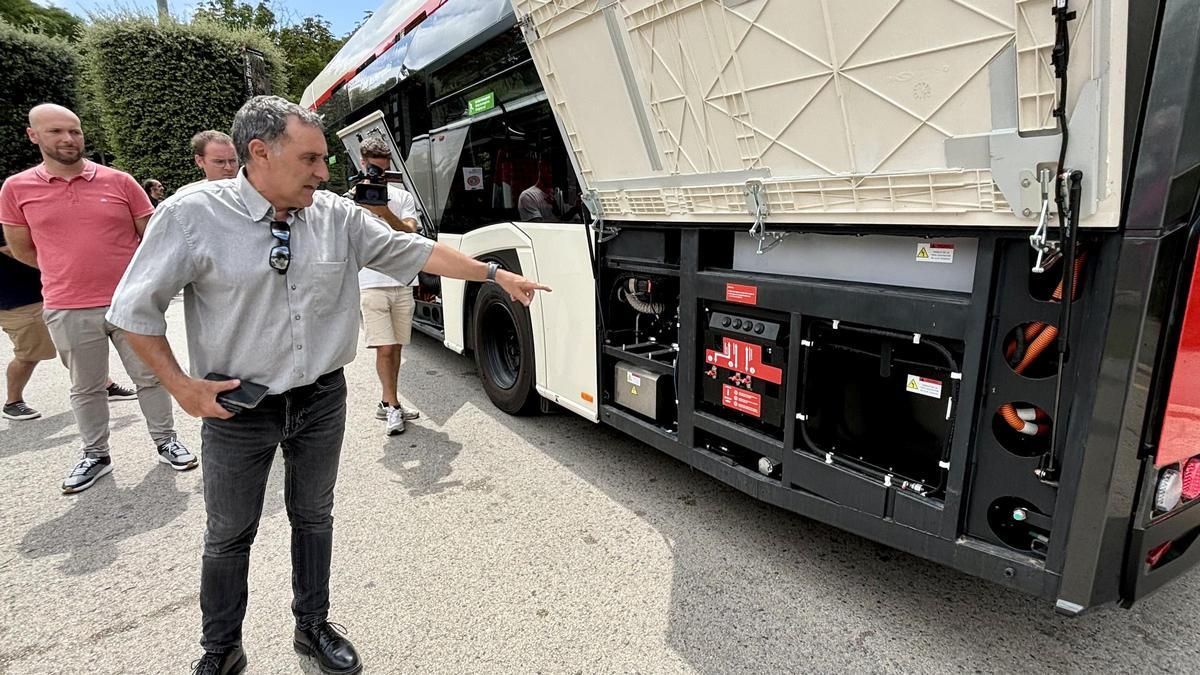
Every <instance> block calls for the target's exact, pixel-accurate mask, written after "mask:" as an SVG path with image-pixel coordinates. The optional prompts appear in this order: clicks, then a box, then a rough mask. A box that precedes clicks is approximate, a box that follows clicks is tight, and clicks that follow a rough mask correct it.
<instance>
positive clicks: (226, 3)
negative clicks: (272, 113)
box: [0, 0, 345, 101]
mask: <svg viewBox="0 0 1200 675" xmlns="http://www.w3.org/2000/svg"><path fill="white" fill-rule="evenodd" d="M0 1H3V0H0ZM192 18H193V20H195V21H211V22H215V23H218V24H221V25H224V26H228V27H230V28H236V29H241V30H254V31H258V32H260V33H263V34H264V35H266V36H267V37H268V38H270V39H271V41H272V42H274V43H275V45H276V46H278V47H279V49H280V50H281V51H282V52H283V57H284V60H285V61H287V64H288V90H287V92H286V93H285V94H284V95H285V96H286V97H287V98H288V99H289V100H291V101H299V100H300V97H301V96H302V95H303V94H304V89H305V87H307V86H308V83H309V82H312V81H313V79H314V78H316V76H317V75H318V74H319V73H320V72H321V70H322V69H323V68H324V67H325V64H327V63H329V60H330V59H332V58H333V56H334V55H335V54H337V51H338V50H339V49H341V48H342V45H343V44H344V43H345V39H344V38H337V37H334V35H333V33H332V32H331V31H330V30H329V28H330V25H329V22H328V21H326V20H325V19H324V18H322V17H321V16H319V15H318V16H308V17H305V18H304V19H302V20H300V21H299V22H287V21H286V19H285V21H281V20H280V17H279V16H278V15H277V14H276V13H275V11H274V10H272V9H271V7H270V5H268V4H267V3H266V2H264V1H263V0H259V2H258V4H257V5H254V6H251V5H248V4H246V3H242V2H238V0H205V2H203V3H201V5H200V6H199V8H197V9H196V12H195V13H194V14H193V15H192ZM285 22H286V23H287V25H281V24H283V23H285Z"/></svg>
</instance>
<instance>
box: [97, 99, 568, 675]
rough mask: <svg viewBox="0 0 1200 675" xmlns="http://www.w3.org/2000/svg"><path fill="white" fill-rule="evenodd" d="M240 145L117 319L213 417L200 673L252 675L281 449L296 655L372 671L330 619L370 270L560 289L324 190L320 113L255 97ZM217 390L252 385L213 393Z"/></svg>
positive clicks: (175, 200) (113, 314)
mask: <svg viewBox="0 0 1200 675" xmlns="http://www.w3.org/2000/svg"><path fill="white" fill-rule="evenodd" d="M233 140H234V145H235V146H236V147H237V152H238V156H239V159H241V160H242V162H243V164H244V169H243V170H242V172H241V173H239V174H238V177H237V178H235V179H233V180H223V181H214V182H211V183H208V184H205V185H202V186H199V187H196V188H194V189H192V190H190V191H188V192H185V193H183V194H178V195H175V196H172V197H171V198H169V199H167V200H166V201H165V202H163V204H162V205H161V206H160V207H159V208H158V210H157V211H156V212H155V214H154V217H153V218H152V219H151V221H150V224H149V226H148V227H147V229H146V234H145V238H144V239H143V240H142V244H141V246H140V247H139V248H138V251H137V253H136V254H135V255H134V258H133V261H132V262H131V263H130V264H129V267H128V269H127V270H126V272H125V276H124V277H123V278H122V279H121V283H120V285H119V286H118V288H117V291H116V294H115V296H114V298H113V301H112V306H111V308H110V310H109V312H108V316H107V319H108V321H109V322H111V323H112V324H113V325H115V326H117V327H119V328H122V329H124V330H125V331H127V334H128V339H129V343H130V344H131V345H132V346H133V348H134V350H135V351H136V352H137V353H138V355H139V356H140V357H141V358H142V359H144V360H145V362H146V364H147V365H149V366H150V368H151V369H153V370H154V372H155V374H156V375H157V376H158V377H159V379H160V380H161V381H162V383H163V385H164V386H165V387H166V389H167V391H169V392H170V393H171V395H172V396H174V397H175V399H176V400H177V401H178V402H179V405H180V407H182V408H183V409H184V411H186V412H187V413H188V414H190V415H192V416H195V417H201V418H204V420H203V424H202V427H201V439H202V442H203V445H202V454H203V459H204V502H205V510H206V512H207V516H208V522H207V527H206V529H205V534H204V556H203V563H202V568H201V575H200V610H201V613H202V615H203V639H202V641H201V644H202V645H203V647H204V649H205V654H204V656H203V657H202V658H201V660H200V663H198V664H197V666H198V669H199V671H200V672H220V673H236V672H240V671H241V670H242V669H243V668H244V667H245V662H246V657H245V653H244V652H243V651H242V645H241V627H242V619H243V617H244V616H245V613H246V598H247V591H248V589H247V574H248V572H249V561H250V545H251V543H252V542H253V541H254V535H255V532H256V531H257V528H258V519H259V516H260V515H261V512H262V503H263V496H264V494H265V491H266V482H267V475H268V473H269V472H270V468H271V463H272V460H273V459H274V456H275V450H276V448H277V447H279V446H282V447H283V457H284V467H285V470H286V478H285V483H286V485H287V486H288V489H287V490H286V491H285V495H284V499H285V501H286V506H287V512H288V518H289V520H290V521H291V526H292V592H293V602H292V612H293V614H294V615H295V618H296V630H295V633H294V635H293V640H294V644H295V646H296V649H297V650H299V651H301V652H305V653H308V654H310V655H312V656H314V657H315V658H316V659H317V662H318V664H319V665H320V667H321V670H322V671H324V672H337V673H357V672H359V671H360V670H361V668H362V663H361V661H360V659H359V656H358V653H357V652H356V651H355V649H354V646H353V645H352V644H351V643H350V641H349V640H348V639H346V637H345V635H344V633H342V632H341V631H339V630H338V629H336V628H334V627H333V626H332V625H331V624H330V623H329V622H328V615H329V572H330V561H331V556H332V550H333V516H332V511H333V492H334V484H335V482H336V480H337V468H338V458H339V456H340V452H341V445H342V437H343V435H344V432H345V427H346V380H345V377H344V376H343V375H342V366H344V365H345V364H347V363H349V362H350V361H351V360H353V359H354V355H355V350H356V347H357V342H358V298H359V288H358V271H359V270H360V269H362V268H364V267H368V268H371V269H375V270H377V271H379V272H383V273H384V274H387V275H389V276H392V277H394V278H396V279H398V280H400V281H401V282H402V283H408V282H409V281H410V280H411V279H412V278H413V277H414V276H416V274H417V272H418V271H420V270H424V271H426V272H429V273H432V274H438V275H441V276H446V277H451V278H455V279H465V280H469V281H481V282H482V281H485V280H486V281H494V282H495V283H498V284H499V285H500V286H501V287H502V288H503V289H504V290H505V291H507V292H508V293H509V294H510V295H512V297H513V298H515V299H517V300H519V301H521V302H523V303H525V304H529V303H530V302H532V301H533V298H534V293H535V292H536V291H537V290H547V291H548V290H549V289H548V288H546V287H545V286H542V285H540V284H537V283H535V282H533V281H530V280H528V279H525V278H524V277H521V276H520V275H517V274H513V273H511V272H507V271H505V270H500V269H498V268H497V267H496V266H495V265H494V264H486V263H482V262H480V261H477V260H474V259H472V258H468V257H467V256H465V255H463V254H461V253H459V252H458V251H456V250H454V249H452V248H449V247H447V246H444V245H442V244H435V243H434V242H433V241H431V240H429V239H426V238H424V237H421V236H418V235H413V234H407V233H403V232H394V231H392V230H391V229H390V228H388V227H387V226H386V225H384V224H383V223H382V222H380V219H379V218H376V217H374V216H373V215H371V213H368V211H367V210H364V208H361V207H359V206H357V205H356V204H354V203H353V202H351V201H349V200H347V199H344V198H342V197H339V196H337V195H335V194H333V193H331V192H327V191H324V190H319V189H318V186H319V185H320V183H322V182H324V181H325V180H328V178H329V172H328V169H327V167H326V163H325V162H326V158H327V156H328V154H327V153H328V149H327V147H326V144H325V134H324V130H323V126H322V123H321V119H320V117H318V116H317V115H316V114H315V113H313V112H311V111H309V110H307V109H304V108H301V107H300V106H297V105H295V104H293V103H288V102H287V101H285V100H284V99H282V98H278V97H274V96H256V97H254V98H252V99H250V100H249V101H248V102H247V103H246V104H245V105H243V106H242V108H241V110H239V111H238V113H237V115H236V116H235V117H234V120H233ZM386 208H387V207H386V206H378V207H375V206H372V207H367V209H369V210H371V211H373V212H376V213H382V212H381V211H378V210H379V209H384V210H386ZM381 217H382V216H381ZM180 289H183V291H184V316H185V320H186V323H187V332H188V352H189V357H190V360H191V374H190V375H189V374H187V373H185V372H184V371H183V370H182V369H181V368H180V367H179V364H178V362H177V361H176V360H175V355H174V354H173V353H172V351H171V346H170V344H169V343H168V342H167V338H166V336H165V333H166V327H167V326H166V321H165V319H164V313H165V311H166V309H167V305H168V304H169V303H170V301H171V298H172V297H174V295H175V294H176V292H178V291H179V290H180ZM209 374H212V377H214V378H220V377H222V376H229V377H233V378H239V379H234V380H225V381H213V380H210V379H205V376H206V375H209ZM239 380H240V382H239ZM242 382H245V383H247V384H249V383H250V382H253V383H257V384H260V385H262V386H264V387H266V388H267V395H266V396H265V397H264V398H263V399H262V400H261V401H259V402H257V405H253V406H249V407H246V406H243V407H239V406H237V405H234V404H231V403H228V402H226V403H225V404H222V403H218V401H217V398H216V397H217V396H218V395H219V394H222V393H224V392H227V391H231V390H233V389H235V388H236V387H238V385H239V384H240V383H242ZM243 402H245V401H244V400H243ZM225 406H229V407H228V408H227V407H225ZM233 411H237V413H236V414H234V412H233Z"/></svg>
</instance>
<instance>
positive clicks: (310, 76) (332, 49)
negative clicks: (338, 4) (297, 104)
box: [276, 16, 345, 101]
mask: <svg viewBox="0 0 1200 675" xmlns="http://www.w3.org/2000/svg"><path fill="white" fill-rule="evenodd" d="M344 42H345V40H343V39H341V38H336V37H334V36H333V33H332V32H330V30H329V22H328V21H326V20H325V19H323V18H321V17H320V16H315V17H313V16H309V17H305V18H304V20H303V21H301V22H300V23H297V24H293V25H291V26H286V27H284V28H282V29H280V31H279V37H278V39H277V40H276V44H278V45H279V48H280V49H281V50H283V56H284V59H286V60H287V62H288V93H287V97H288V98H289V99H290V100H292V101H299V100H300V97H301V96H302V95H303V94H304V89H305V87H307V86H308V83H309V82H312V81H313V80H314V79H316V77H317V75H319V74H320V73H321V71H322V70H323V69H324V68H325V64H327V63H329V61H330V59H332V58H333V57H334V55H335V54H337V52H338V50H339V49H341V48H342V44H343V43H344Z"/></svg>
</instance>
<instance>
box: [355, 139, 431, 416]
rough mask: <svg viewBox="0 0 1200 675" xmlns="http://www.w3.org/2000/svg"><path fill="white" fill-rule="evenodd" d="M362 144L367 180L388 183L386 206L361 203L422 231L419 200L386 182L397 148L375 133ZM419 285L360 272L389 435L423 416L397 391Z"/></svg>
mask: <svg viewBox="0 0 1200 675" xmlns="http://www.w3.org/2000/svg"><path fill="white" fill-rule="evenodd" d="M358 148H359V152H361V153H362V163H363V171H364V173H365V174H366V178H365V179H364V182H366V183H369V184H372V185H379V184H380V183H384V184H385V185H386V188H387V192H386V195H387V204H386V205H381V204H362V206H363V207H364V208H366V209H367V210H369V211H371V212H372V213H373V214H375V215H376V216H378V217H380V218H381V219H383V221H384V222H386V223H387V224H388V226H390V227H391V228H392V229H393V230H396V231H397V232H410V233H411V232H418V231H420V230H421V229H422V228H421V223H420V221H419V220H418V217H419V214H418V212H417V200H415V199H413V196H412V195H411V194H409V193H408V191H407V190H404V189H403V188H401V187H400V186H398V185H396V184H395V183H390V182H386V178H385V175H384V174H385V172H387V171H388V170H389V169H391V167H392V150H391V148H390V147H389V146H388V144H387V142H386V141H384V140H383V139H382V138H379V137H378V136H370V137H368V138H365V139H363V141H362V142H361V143H360V144H359V146H358ZM372 201H375V200H372ZM416 285H417V280H416V279H415V278H414V279H413V280H412V282H411V283H408V284H403V283H401V282H400V281H399V280H398V279H396V278H394V277H390V276H388V275H386V274H384V273H383V272H376V271H375V270H372V269H365V268H364V269H363V270H362V271H361V272H359V273H358V286H359V289H360V291H361V293H362V317H363V332H364V333H365V334H366V338H367V347H368V348H369V349H373V350H375V372H376V374H378V376H379V384H380V386H381V387H382V388H383V394H382V396H380V399H379V407H378V408H376V410H375V417H376V419H380V420H386V421H387V430H386V433H387V435H388V436H394V435H396V434H402V433H404V426H405V423H406V422H408V421H409V420H414V419H417V418H418V417H420V413H418V412H417V411H415V410H407V409H405V408H404V407H403V406H401V405H400V397H399V394H398V393H397V383H398V382H399V379H400V353H401V350H403V349H404V345H407V344H408V343H409V342H410V341H411V340H412V321H413V312H414V310H415V309H416V302H415V301H414V300H413V287H414V286H416Z"/></svg>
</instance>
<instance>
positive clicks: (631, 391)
mask: <svg viewBox="0 0 1200 675" xmlns="http://www.w3.org/2000/svg"><path fill="white" fill-rule="evenodd" d="M629 393H630V394H633V395H634V396H637V387H630V388H629Z"/></svg>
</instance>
